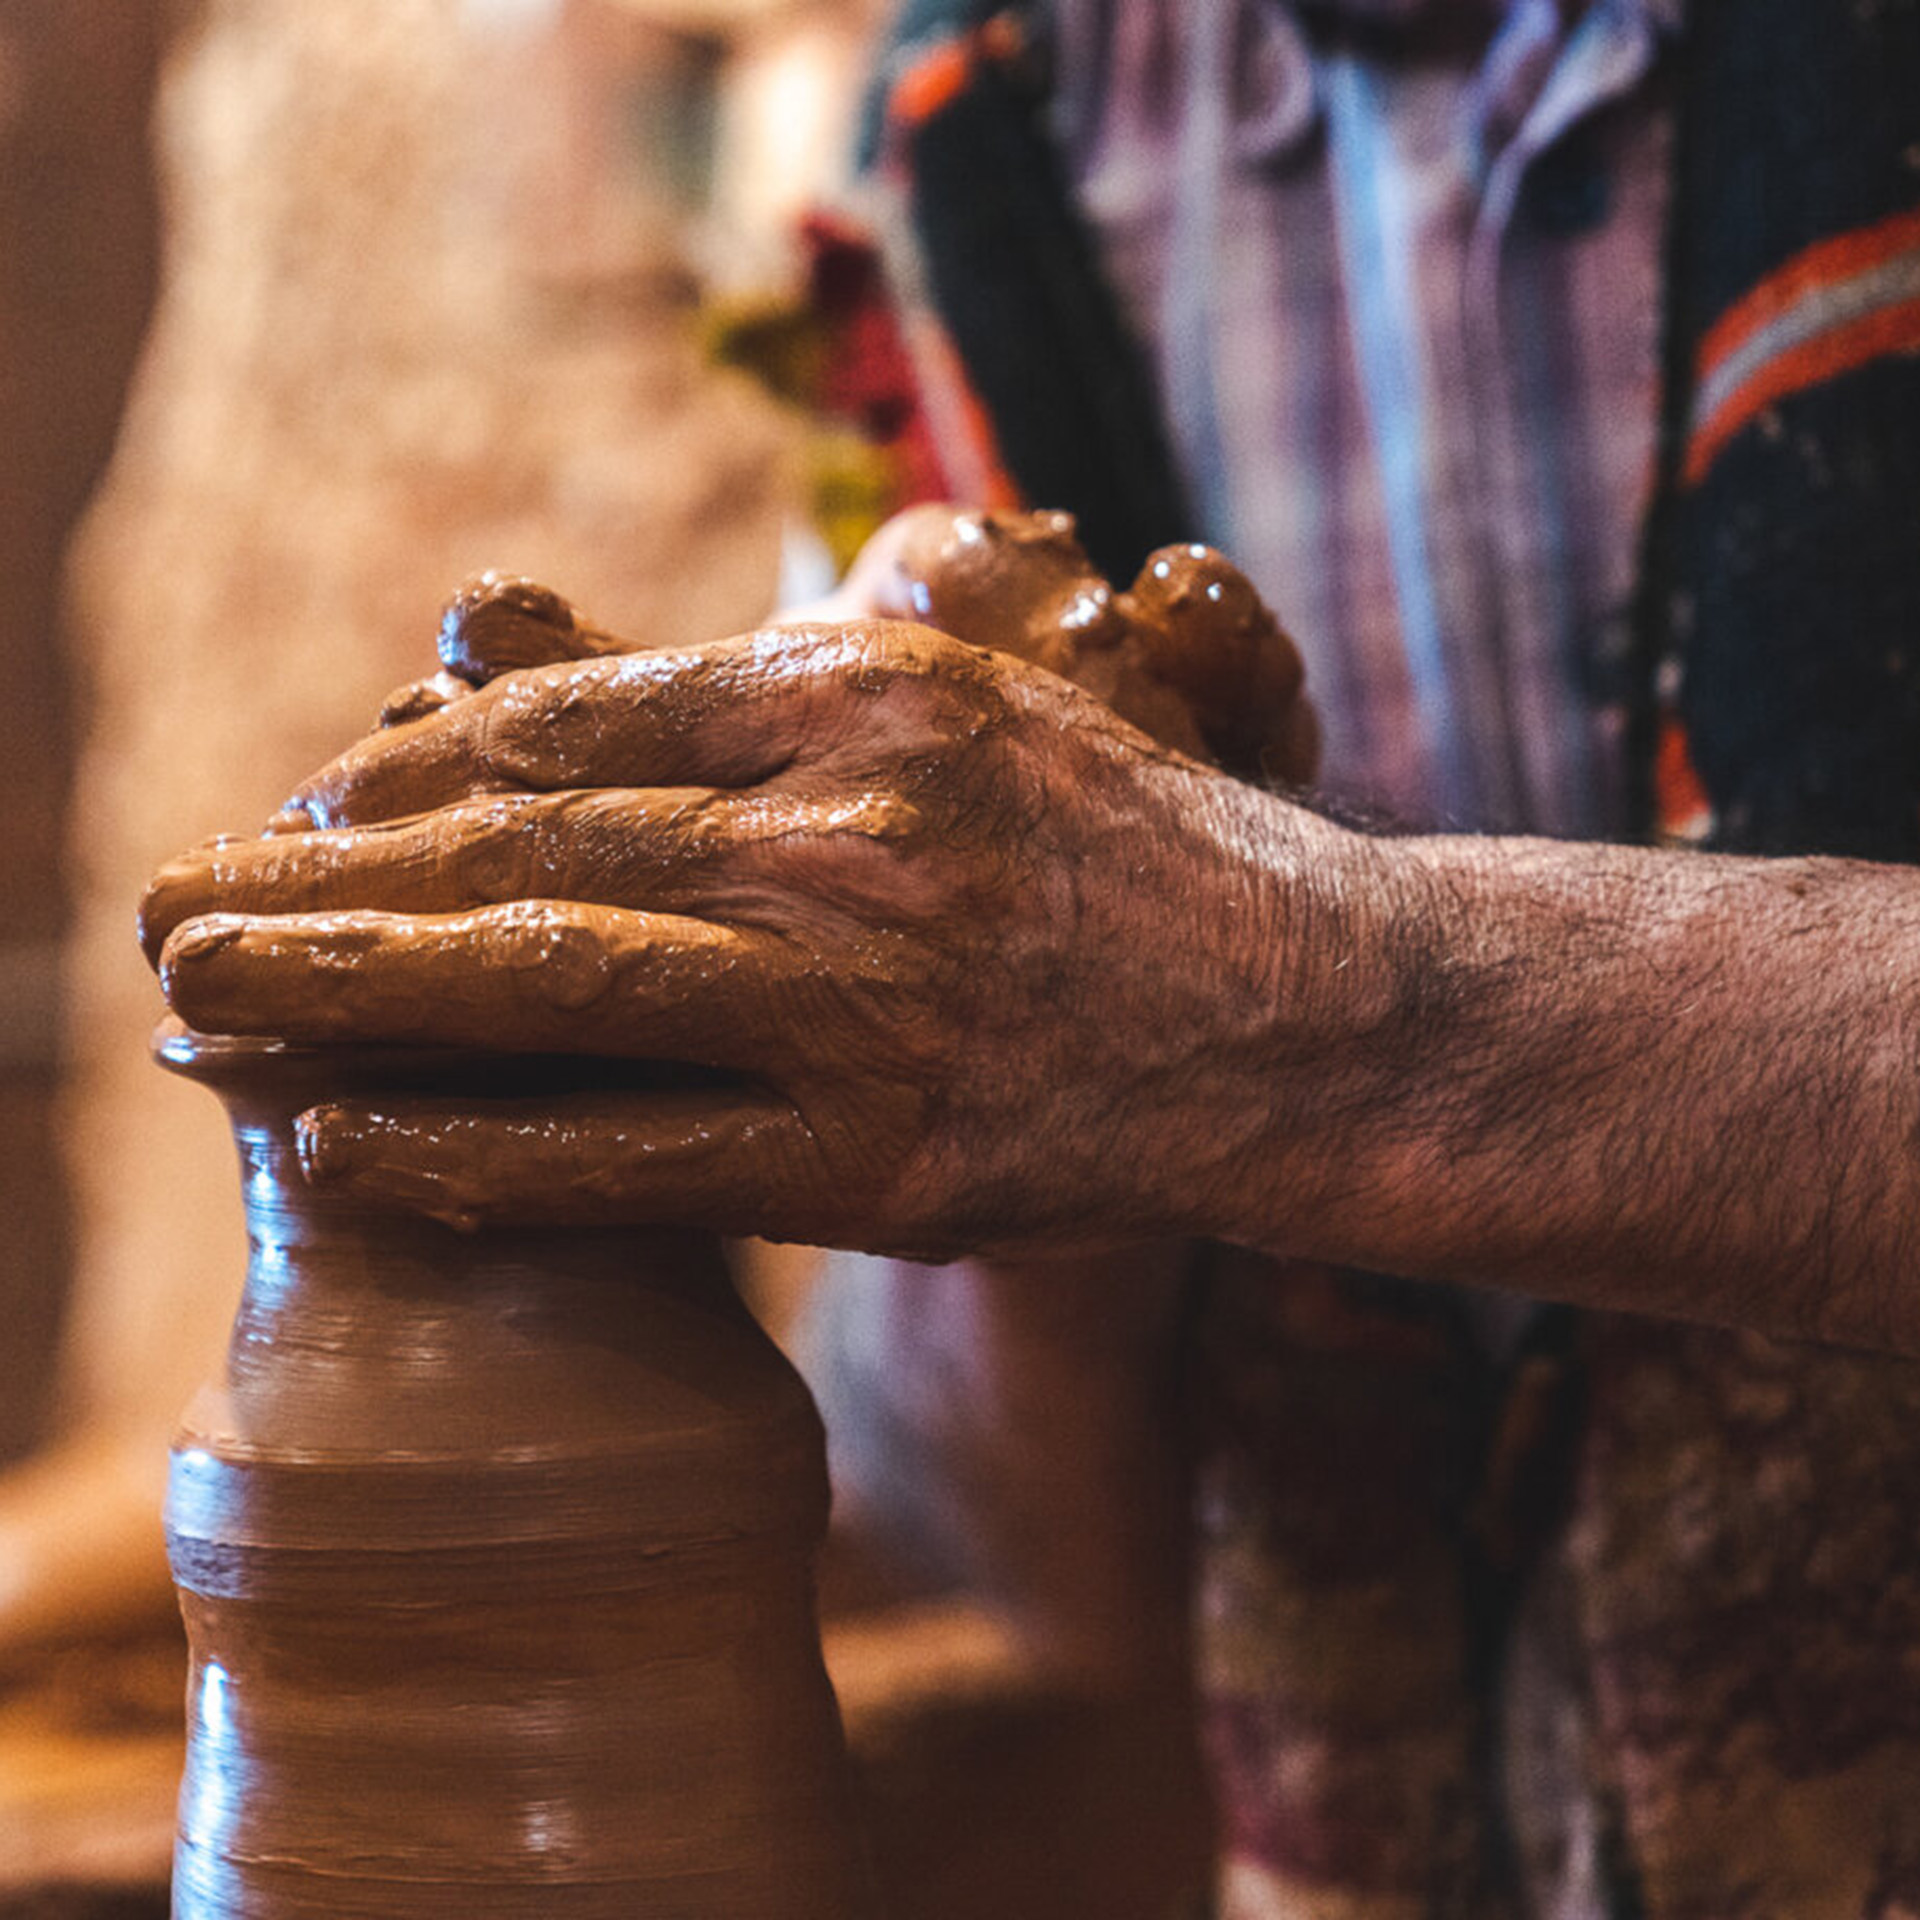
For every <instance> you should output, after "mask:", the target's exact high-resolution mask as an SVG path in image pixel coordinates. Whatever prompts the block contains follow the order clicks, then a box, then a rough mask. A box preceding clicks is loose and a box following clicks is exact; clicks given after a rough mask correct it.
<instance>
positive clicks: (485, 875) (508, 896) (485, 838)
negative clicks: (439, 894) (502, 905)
mask: <svg viewBox="0 0 1920 1920" xmlns="http://www.w3.org/2000/svg"><path fill="white" fill-rule="evenodd" d="M540 824H541V823H540V818H539V815H538V813H537V811H535V810H534V809H533V808H530V807H529V806H527V805H526V803H525V802H524V801H522V800H518V799H502V800H494V801H489V802H487V803H486V804H485V805H483V806H480V807H477V808H469V809H466V810H465V811H464V812H463V814H462V817H461V819H460V821H459V824H458V827H457V829H456V837H455V845H454V850H453V857H454V861H455V864H456V867H457V871H458V873H459V876H460V881H461V885H462V887H463V889H464V890H465V891H466V892H468V893H470V894H471V895H472V896H473V897H474V898H475V899H476V900H481V901H486V902H488V903H493V902H498V901H506V900H517V899H520V898H522V897H524V896H525V895H526V894H528V893H530V892H531V891H532V883H533V877H534V873H535V871H536V866H537V864H538V862H539V854H540V840H541V837H542V836H541V831H540Z"/></svg>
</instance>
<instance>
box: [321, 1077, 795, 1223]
mask: <svg viewBox="0 0 1920 1920" xmlns="http://www.w3.org/2000/svg"><path fill="white" fill-rule="evenodd" d="M298 1135H299V1144H300V1159H301V1165H302V1168H303V1169H304V1171H305V1173H306V1175H307V1178H308V1179H309V1180H310V1181H311V1182H312V1183H313V1184H315V1185H317V1186H322V1187H328V1188H334V1189H338V1190H343V1191H347V1192H351V1193H354V1194H356V1195H358V1196H359V1197H361V1198H363V1199H367V1200H375V1201H386V1202H392V1203H396V1204H399V1205H402V1206H405V1207H408V1208H411V1209H412V1210H414V1211H415V1212H419V1213H425V1214H428V1215H430V1216H432V1217H434V1218H436V1219H440V1220H444V1221H446V1222H448V1223H449V1224H451V1225H454V1226H459V1227H473V1226H485V1225H491V1224H497V1223H511V1224H514V1225H540V1224H545V1223H562V1222H563V1223H565V1224H567V1225H570V1226H593V1225H603V1226H632V1225H666V1226H699V1227H704V1226H712V1227H723V1228H724V1229H725V1230H727V1231H729V1232H733V1233H740V1232H751V1233H763V1234H770V1235H775V1236H783V1237H788V1238H792V1237H798V1236H799V1235H800V1234H802V1233H803V1232H804V1231H805V1225H806V1223H807V1221H808V1220H809V1218H810V1217H811V1214H812V1213H813V1212H815V1211H817V1198H815V1195H816V1189H817V1187H818V1185H819V1183H820V1180H821V1175H822V1169H821V1166H820V1164H819V1153H818V1143H817V1142H816V1141H815V1139H814V1137H813V1135H812V1134H811V1133H810V1131H809V1130H808V1128H807V1126H806V1123H805V1122H804V1121H803V1120H802V1118H801V1117H800V1115H799V1114H798V1113H797V1112H796V1111H795V1109H794V1108H793V1107H792V1106H790V1105H789V1104H788V1103H787V1102H786V1101H784V1100H782V1099H780V1098H778V1097H777V1096H775V1095H772V1094H767V1093H764V1092H760V1091H758V1090H756V1089H753V1088H751V1087H744V1086H743V1087H740V1088H737V1089H728V1090H724V1091H713V1092H705V1091H702V1092H687V1093H654V1094H644V1095H642V1094H636V1095H632V1096H623V1095H605V1094H595V1095H578V1096H572V1097H561V1098H557V1099H547V1100H538V1101H535V1100H500V1101H493V1102H487V1103H474V1102H471V1101H469V1102H467V1103H465V1104H462V1105H460V1106H457V1107H454V1106H447V1105H445V1104H444V1103H438V1102H434V1101H431V1100H425V1099H419V1098H412V1099H407V1098H401V1099H387V1100H383V1101H381V1102H379V1103H377V1104H361V1105H355V1104H351V1103H343V1104H337V1105H329V1106H324V1107H317V1108H314V1109H312V1110H310V1111H309V1112H307V1113H304V1114H302V1115H301V1116H300V1119H299V1123H298Z"/></svg>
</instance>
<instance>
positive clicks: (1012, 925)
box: [143, 623, 1344, 1257]
mask: <svg viewBox="0 0 1920 1920" xmlns="http://www.w3.org/2000/svg"><path fill="white" fill-rule="evenodd" d="M295 817H304V818H305V819H306V820H308V821H310V822H311V823H312V830H310V831H305V832H295V833H283V834H279V835H276V836H273V837H269V838H265V839H262V840H258V841H251V842H247V841H241V842H229V843H226V844H223V845H219V846H215V847H211V848H207V849H202V850H200V851H198V852H196V853H193V854H189V855H187V856H184V857H183V858H182V859H180V860H178V861H175V862H174V863H172V864H171V865H170V866H169V867H167V868H166V869H163V871H162V873H161V874H160V875H159V876H158V877H157V879H156V880H155V882H154V885H153V887H152V888H151V890H150V892H149V894H148V897H147V900H146V903H145V907H144V911H143V938H144V941H145V944H146V946H147V950H148V953H149V955H150V957H153V958H154V959H156V961H157V962H158V964H159V966H160V969H161V974H162V979H163V982H164V984H165V987H166V990H167V993H168V996H169V998H170V999H171V1001H172V1002H173V1004H174V1006H175V1008H176V1010H177V1011H179V1012H180V1013H181V1014H182V1015H183V1016H184V1017H185V1018H187V1019H188V1020H189V1021H190V1022H192V1023H193V1024H194V1025H196V1026H199V1027H202V1028H206V1029H210V1030H216V1031H223V1032H242V1033H272V1034H278V1035H283V1036H287V1037H290V1038H293V1039H296V1040H312V1041H328V1042H331V1041H375V1042H379V1041H408V1042H427V1043H439V1044H447V1045H453V1046H478V1047H485V1048H488V1049H492V1050H499V1051H506V1052H521V1053H558V1054H567V1055H593V1056H605V1057H612V1058H617V1059H626V1060H632V1061H661V1060H664V1061H678V1062H685V1063H689V1064H691V1065H694V1066H696V1067H698V1068H701V1069H709V1070H712V1071H713V1072H714V1073H715V1074H717V1075H719V1076H722V1078H720V1079H719V1080H718V1081H716V1083H715V1084H712V1085H709V1086H705V1087H703V1088H701V1089H698V1090H687V1089H682V1090H681V1091H678V1092H673V1093H647V1092H643V1091H640V1090H638V1089H636V1090H634V1091H632V1092H619V1091H613V1092H609V1091H604V1090H603V1091H598V1092H593V1093H586V1092H582V1093H579V1094H575V1095H572V1096H563V1097H555V1098H542V1099H541V1100H540V1101H538V1102H537V1103H530V1102H520V1103H516V1102H514V1101H511V1100H505V1101H502V1102H500V1103H499V1104H498V1105H497V1106H495V1107H489V1108H481V1107H476V1106H474V1105H472V1104H468V1105H466V1106H464V1107H462V1108H461V1109H459V1110H457V1111H454V1110H449V1109H446V1108H443V1107H439V1106H436V1105H434V1104H433V1103H431V1102H429V1101H425V1100H421V1099H411V1100H400V1099H393V1100H385V1101H382V1102H380V1103H378V1104H377V1105H351V1104H347V1105H339V1106H333V1107H328V1108H323V1109H319V1110H317V1111H315V1112H313V1113H311V1114H309V1115H307V1116H305V1118H304V1120H303V1123H302V1140H303V1152H304V1158H305V1163H306V1165H307V1168H308V1172H309V1176H310V1177H311V1178H313V1179H315V1180H316V1181H319V1182H321V1183H335V1184H340V1185H345V1186H348V1187H351V1188H353V1189H354V1190H356V1191H359V1192H361V1193H364V1194H368V1195H373V1196H380V1197H384V1198H387V1199H391V1200H398V1201H402V1202H404V1203H406V1204H409V1205H412V1206H415V1207H417V1208H420V1209H421V1210H423V1211H427V1212H430V1213H434V1214H438V1215H440V1216H442V1217H445V1218H448V1219H453V1220H457V1221H462V1222H471V1221H478V1220H482V1219H492V1218H510V1219H514V1220H537V1219H549V1218H551V1219H558V1218H564V1219H567V1220H570V1221H573V1220H583V1219H595V1220H604V1221H608V1222H614V1221H642V1220H673V1221H680V1222H686V1223H690V1224H706V1225H712V1226H717V1227H721V1228H724V1229H725V1230H727V1231H730V1232H736V1233H738V1232H753V1233H759V1234H763V1235H767V1236H769V1237H772V1238H779V1239H800V1240H810V1241H814V1242H817V1243H820V1244H826V1245H840V1246H849V1247H859V1248H865V1249H871V1250H875V1251H885V1252H897V1253H906V1254H913V1255H921V1256H927V1255H931V1256H936V1257H937V1256H943V1255H948V1254H952V1253H954V1252H956V1251H959V1250H962V1249H971V1250H979V1251H998V1252H1014V1251H1019V1250H1033V1249H1039V1248H1044V1247H1048V1246H1053V1245H1063V1244H1079V1245H1085V1244H1086V1243H1087V1242H1088V1241H1089V1239H1090V1238H1097V1239H1106V1240H1113V1241H1119V1240H1124V1239H1129V1238H1135V1237H1140V1236H1143V1235H1146V1234H1151V1233H1168V1232H1182V1231H1195V1230H1204V1229H1205V1227H1206V1225H1207V1224H1208V1222H1209V1218H1210V1208H1211V1207H1212V1205H1213V1204H1214V1203H1215V1202H1216V1201H1217V1199H1218V1196H1219V1194H1220V1193H1221V1191H1222V1190H1223V1189H1224V1188H1225V1187H1227V1186H1230V1185H1231V1184H1232V1183H1233V1182H1234V1181H1235V1180H1236V1179H1237V1178H1238V1177H1239V1176H1240V1173H1241V1171H1242V1169H1241V1168H1240V1166H1239V1162H1240V1161H1241V1159H1242V1158H1243V1157H1244V1156H1245V1155H1246V1154H1247V1153H1248V1152H1249V1151H1251V1150H1252V1147H1253V1144H1254V1138H1253V1137H1254V1135H1255V1134H1256V1133H1259V1132H1261V1131H1262V1130H1263V1129H1264V1128H1265V1126H1266V1124H1267V1122H1268V1118H1269V1114H1270V1109H1271V1106H1272V1102H1273V1087H1274V1076H1275V1074H1276V1072H1277V1071H1278V1070H1279V1069H1278V1065H1277V1063H1276V1060H1275V1057H1274V1054H1273V1051H1272V1047H1271V1044H1270V1042H1271V1038H1272V1035H1273V1033H1274V1031H1275V1029H1276V1027H1285V1026H1286V1024H1287V1015H1286V1009H1287V1008H1288V1007H1289V1006H1290V1005H1293V1004H1297V1003H1298V1001H1299V998H1300V995H1301V994H1302V993H1308V992H1310V991H1311V983H1310V982H1308V981H1307V980H1306V979H1305V977H1304V975H1303V973H1302V963H1303V961H1304V959H1305V958H1306V957H1307V956H1306V954H1305V951H1304V949H1303V948H1302V947H1301V946H1300V944H1299V943H1297V942H1290V941H1289V939H1288V937H1287V934H1288V928H1289V926H1290V925H1292V924H1294V923H1295V922H1296V920H1297V918H1298V916H1299V914H1300V912H1301V911H1302V909H1303V905H1304V902H1303V900H1302V899H1301V898H1299V897H1295V895H1294V893H1293V890H1292V889H1290V888H1289V887H1288V886H1287V885H1284V884H1282V875H1283V873H1294V874H1304V873H1306V872H1308V871H1310V869H1311V867H1312V864H1313V852H1312V850H1313V847H1314V846H1315V845H1316V844H1317V843H1318V842H1319V840H1320V839H1322V838H1323V837H1324V836H1326V835H1330V834H1333V833H1334V832H1335V830H1334V829H1332V828H1329V827H1326V826H1325V825H1324V823H1321V822H1318V821H1316V820H1314V819H1313V818H1312V816H1310V815H1307V814H1305V813H1303V812H1301V811H1300V810H1298V809H1295V808H1291V807H1288V806H1285V805H1284V804H1283V803H1281V802H1278V801H1275V800H1272V799H1270V798H1268V797H1266V796H1262V795H1260V794H1258V793H1256V792H1254V791H1252V790H1251V789H1248V788H1244V787H1241V786H1240V785H1238V784H1237V783H1235V782H1233V781H1231V780H1228V779H1226V778H1224V777H1223V776H1221V775H1219V774H1216V773H1214V772H1212V771H1210V770H1209V769H1207V768H1205V767H1203V766H1201V765H1199V764H1197V763H1196V762H1194V761H1192V760H1190V759H1188V758H1186V757H1185V756H1182V755H1180V754H1177V753H1174V752H1171V751H1169V750H1167V749H1165V748H1162V747H1159V746H1157V745H1156V744H1155V743H1153V742H1151V741H1149V740H1148V739H1146V738H1145V737H1144V736H1143V735H1141V734H1140V733H1138V732H1137V731H1136V730H1134V729H1133V728H1131V727H1129V726H1127V725H1126V724H1125V723H1124V722H1123V721H1121V720H1119V719H1117V718H1116V717H1115V716H1114V715H1113V714H1112V713H1111V712H1109V711H1108V710H1107V709H1106V708H1105V707H1104V706H1103V705H1101V704H1100V703H1099V702H1097V701H1095V700H1093V699H1090V698H1089V697H1087V696H1086V695H1085V694H1083V693H1080V692H1078V691H1077V690H1076V689H1074V688H1072V687H1071V686H1069V685H1067V684H1066V683H1064V682H1063V681H1061V680H1059V679H1058V678H1056V677H1054V676H1053V675H1051V674H1048V673H1045V672H1043V671H1040V670H1037V669H1034V668H1030V667H1026V666H1023V665H1021V664H1020V663H1017V662H1015V661H1013V660H1011V659H1009V658H1007V657H1006V656H1004V655H999V654H994V653H990V652H987V651H985V650H983V649H980V648H977V647H972V646H968V645H966V644H963V643H961V642H958V641H955V640H953V639H950V638H947V637H945V636H942V635H940V634H937V633H934V632H932V631H930V630H928V629H926V628H924V627H917V626H909V625H904V624H887V623H875V624H865V625H856V626H846V627H810V628H796V629H776V630H770V631H767V632H762V633H758V634H752V635H748V636H745V637H743V638H740V639H735V640H730V641H724V642H720V643H718V644H716V645H712V646H708V647H703V648H698V649H694V650H692V651H690V652H684V653H657V654H629V655H621V656H616V657H611V658H591V659H586V660H579V661H567V662H562V663H559V664H556V665H552V666H546V667H538V668H532V669H526V670H522V671H518V672H514V673H510V674H508V675H506V676H505V677H504V678H501V679H499V680H496V681H493V682H492V683H490V684H489V685H487V686H486V687H485V688H484V689H483V690H481V691H480V692H477V693H475V694H473V695H472V696H471V697H469V698H466V699H462V700H459V701H456V702H454V703H452V704H451V705H448V706H446V707H445V708H443V709H442V710H440V711H438V712H435V713H431V714H429V715H427V716H426V717H424V718H422V719H419V720H416V721H414V722H411V723H409V724H406V725H402V726H397V727H394V728H392V729H389V730H388V731H386V732H384V733H381V734H376V735H374V736H371V737H370V738H368V739H367V740H365V741H362V742H361V743H360V744H359V745H357V746H356V747H354V748H353V749H351V750H350V751H349V752H348V753H347V754H346V755H344V756H343V757H342V758H341V759H340V760H339V761H336V762H335V763H334V764H333V765H332V766H331V767H329V768H328V769H326V770H324V771H323V772H322V773H321V774H319V775H318V776H316V777H315V778H314V779H313V780H311V781H310V782H308V783H307V784H306V785H305V786H304V787H303V788H302V789H301V790H300V791H299V793H298V794H296V796H295ZM1341 837H1342V838H1344V836H1341ZM1315 951H1316V952H1324V951H1325V948H1324V945H1321V946H1316V948H1315Z"/></svg>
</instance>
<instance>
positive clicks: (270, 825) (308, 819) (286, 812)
mask: <svg viewBox="0 0 1920 1920" xmlns="http://www.w3.org/2000/svg"><path fill="white" fill-rule="evenodd" d="M313 830H314V818H313V815H312V814H310V813H309V812H308V811H307V810H306V808H305V807H300V806H295V805H294V804H293V803H292V802H291V801H289V802H288V804H287V805H286V806H284V807H282V808H281V809H280V811H279V812H278V813H276V814H275V815H274V816H273V818H272V819H271V820H269V821H268V822H267V824H266V827H265V828H264V829H263V831H264V832H265V833H267V834H268V835H269V836H272V835H274V834H282V833H311V832H312V831H313Z"/></svg>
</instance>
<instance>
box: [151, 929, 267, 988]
mask: <svg viewBox="0 0 1920 1920" xmlns="http://www.w3.org/2000/svg"><path fill="white" fill-rule="evenodd" d="M246 931H247V923H246V921H245V919H244V918H242V917H241V916H240V915H239V914H236V913H208V914H203V915H201V917H200V918H199V919H197V920H183V921H182V922H181V923H180V924H179V926H177V927H175V928H174V930H173V931H172V932H171V933H170V934H168V935H167V939H166V944H165V945H164V946H163V947H162V948H161V949H160V977H161V979H162V980H165V979H166V978H167V976H168V975H169V974H170V973H172V972H173V971H175V970H176V969H177V968H179V967H181V966H183V965H185V966H198V965H199V964H200V963H201V962H202V961H205V960H211V959H212V958H213V956H214V955H215V954H216V953H220V952H223V951H224V950H225V949H226V948H228V947H232V946H237V945H238V944H239V943H240V941H241V939H242V938H243V937H244V936H245V934H246Z"/></svg>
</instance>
